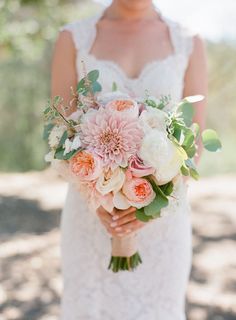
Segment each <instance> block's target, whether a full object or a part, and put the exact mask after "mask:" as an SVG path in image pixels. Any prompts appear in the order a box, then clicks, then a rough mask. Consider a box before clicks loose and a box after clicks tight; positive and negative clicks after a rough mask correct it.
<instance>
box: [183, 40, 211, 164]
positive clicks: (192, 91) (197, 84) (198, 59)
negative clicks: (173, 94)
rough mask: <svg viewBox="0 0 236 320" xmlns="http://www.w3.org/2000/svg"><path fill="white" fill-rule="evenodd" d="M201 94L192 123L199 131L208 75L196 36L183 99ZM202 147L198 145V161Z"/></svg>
mask: <svg viewBox="0 0 236 320" xmlns="http://www.w3.org/2000/svg"><path fill="white" fill-rule="evenodd" d="M198 94H201V95H203V96H204V97H205V99H204V100H203V101H200V102H196V103H195V104H194V107H195V116H194V122H197V123H198V124H199V126H200V130H203V129H204V127H205V117H206V104H207V94H208V75H207V58H206V49H205V45H204V42H203V40H202V39H201V38H200V37H199V36H198V35H197V36H194V38H193V51H192V54H191V56H190V59H189V65H188V68H187V70H186V73H185V79H184V91H183V97H187V96H192V95H198ZM201 151H202V145H201V144H198V156H197V157H196V158H195V160H196V162H197V161H198V160H199V158H200V155H201Z"/></svg>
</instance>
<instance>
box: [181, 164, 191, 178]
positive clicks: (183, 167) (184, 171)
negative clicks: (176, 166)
mask: <svg viewBox="0 0 236 320" xmlns="http://www.w3.org/2000/svg"><path fill="white" fill-rule="evenodd" d="M180 170H181V173H182V175H183V176H189V174H190V172H189V169H188V167H186V166H185V165H182V167H181V168H180Z"/></svg>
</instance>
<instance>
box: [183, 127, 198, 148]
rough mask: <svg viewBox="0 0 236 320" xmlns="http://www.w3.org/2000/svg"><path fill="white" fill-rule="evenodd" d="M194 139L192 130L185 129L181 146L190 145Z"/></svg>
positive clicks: (187, 146)
mask: <svg viewBox="0 0 236 320" xmlns="http://www.w3.org/2000/svg"><path fill="white" fill-rule="evenodd" d="M194 139H195V137H194V134H193V132H192V130H190V129H188V130H185V136H184V141H183V146H185V147H186V148H189V147H191V146H192V144H193V142H194ZM185 151H186V149H185Z"/></svg>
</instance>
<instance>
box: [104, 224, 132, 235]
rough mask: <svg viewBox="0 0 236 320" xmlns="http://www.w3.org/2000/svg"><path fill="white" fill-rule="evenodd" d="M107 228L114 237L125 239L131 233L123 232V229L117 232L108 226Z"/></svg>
mask: <svg viewBox="0 0 236 320" xmlns="http://www.w3.org/2000/svg"><path fill="white" fill-rule="evenodd" d="M104 225H105V224H104ZM105 227H106V230H107V232H108V233H109V234H110V235H111V236H113V237H123V236H125V235H127V234H128V233H129V231H121V230H120V229H121V228H120V229H119V230H115V229H113V228H111V227H110V226H109V225H106V226H105Z"/></svg>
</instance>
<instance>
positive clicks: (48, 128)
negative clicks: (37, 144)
mask: <svg viewBox="0 0 236 320" xmlns="http://www.w3.org/2000/svg"><path fill="white" fill-rule="evenodd" d="M53 127H54V124H53V123H49V124H47V125H45V126H44V128H43V139H44V140H47V139H48V137H49V135H50V133H51V131H52V128H53Z"/></svg>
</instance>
